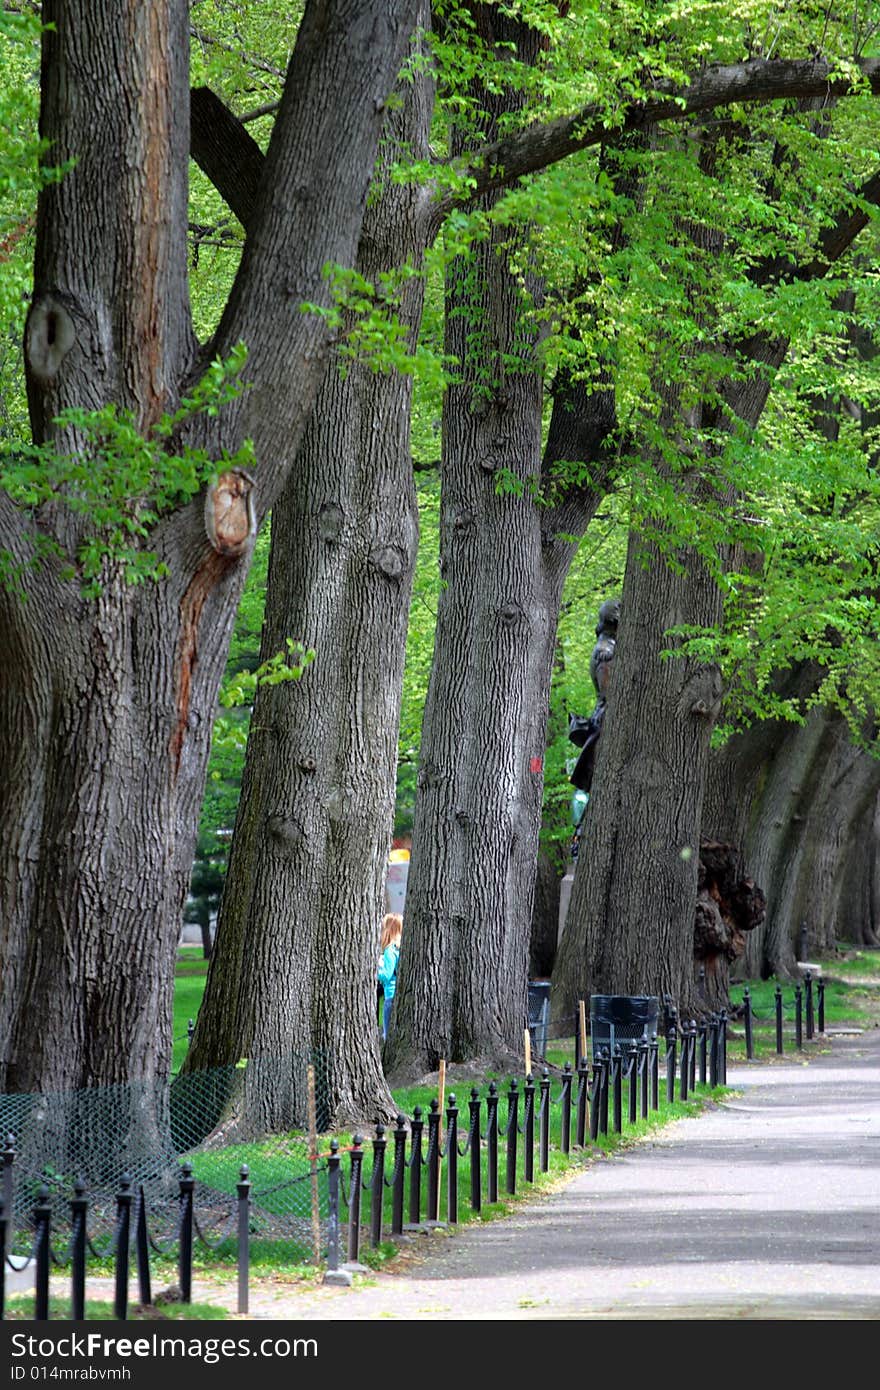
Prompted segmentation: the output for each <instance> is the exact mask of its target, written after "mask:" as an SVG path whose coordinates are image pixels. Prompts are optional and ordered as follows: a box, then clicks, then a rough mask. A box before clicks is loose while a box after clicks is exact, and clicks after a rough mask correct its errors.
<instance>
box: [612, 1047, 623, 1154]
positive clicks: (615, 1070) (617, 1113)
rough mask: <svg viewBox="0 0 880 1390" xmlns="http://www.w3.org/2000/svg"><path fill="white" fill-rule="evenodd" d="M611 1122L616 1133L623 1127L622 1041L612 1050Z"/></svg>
mask: <svg viewBox="0 0 880 1390" xmlns="http://www.w3.org/2000/svg"><path fill="white" fill-rule="evenodd" d="M611 1123H612V1127H613V1129H614V1133H615V1134H620V1132H621V1130H622V1129H623V1058H622V1057H621V1054H620V1043H615V1044H614V1047H613V1048H612V1050H611Z"/></svg>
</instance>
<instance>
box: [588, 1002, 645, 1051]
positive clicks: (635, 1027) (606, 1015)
mask: <svg viewBox="0 0 880 1390" xmlns="http://www.w3.org/2000/svg"><path fill="white" fill-rule="evenodd" d="M659 1014H660V1000H659V999H658V998H657V996H656V994H593V995H591V996H590V1039H591V1041H592V1047H593V1060H594V1061H595V1060H596V1054H597V1053H598V1051H599V1049H600V1048H607V1049H608V1051H609V1052H611V1051H613V1048H614V1044H615V1043H620V1044H621V1045H623V1044H628V1043H632V1042H640V1041H641V1040H642V1038H644V1039H645V1041H646V1042H647V1041H648V1040H649V1039H650V1038H651V1036H652V1034H654V1033H656V1032H657V1019H658V1017H659Z"/></svg>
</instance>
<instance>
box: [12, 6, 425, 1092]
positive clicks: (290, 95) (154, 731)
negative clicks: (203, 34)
mask: <svg viewBox="0 0 880 1390" xmlns="http://www.w3.org/2000/svg"><path fill="white" fill-rule="evenodd" d="M188 13H189V7H188V5H187V4H186V3H185V0H164V3H160V4H157V5H153V6H150V7H148V8H144V7H142V8H141V9H137V7H135V8H134V9H132V8H131V7H129V8H128V9H125V8H120V7H113V6H107V5H105V4H104V3H99V0H79V3H77V5H76V6H74V5H72V4H70V3H69V0H47V3H46V5H45V6H44V10H43V19H44V20H45V21H47V22H50V24H51V27H50V28H49V29H47V31H46V32H45V35H44V41H43V43H44V56H43V105H42V112H41V130H42V134H43V135H44V137H45V138H46V139H47V140H48V141H49V142H50V149H51V159H52V160H53V162H59V163H60V162H61V161H63V160H66V159H74V160H75V167H74V168H73V170H72V171H71V172H70V173H68V174H67V175H66V176H65V177H64V178H63V179H62V180H61V181H60V182H59V183H57V184H53V185H51V186H50V187H48V188H47V189H46V190H45V191H44V192H43V193H42V194H41V197H40V205H39V214H38V226H37V252H36V263H35V295H34V301H33V307H32V310H31V315H30V318H29V322H28V329H27V338H26V366H27V370H28V395H29V404H30V411H31V420H32V427H33V432H34V435H35V438H36V439H37V440H40V441H42V440H45V441H50V442H53V443H54V444H55V445H56V446H57V447H58V448H59V449H60V450H64V451H71V452H73V453H78V452H83V449H84V445H85V441H84V439H83V437H82V436H81V434H80V433H79V432H78V431H77V429H75V428H72V427H68V428H65V429H63V430H62V429H60V428H59V427H58V426H57V425H55V424H54V423H53V421H54V419H55V417H56V416H57V414H58V412H59V410H61V409H62V408H64V407H67V406H75V407H80V408H86V409H90V408H93V407H97V406H103V405H104V404H106V403H107V402H108V401H115V402H116V403H118V404H119V405H121V406H124V407H126V408H127V409H129V410H130V411H131V412H132V415H133V418H134V421H135V423H136V424H137V426H138V427H139V428H140V430H141V431H144V432H147V431H149V429H150V428H151V427H152V426H153V425H154V424H155V422H156V420H157V418H158V417H159V416H160V414H161V413H162V412H163V411H167V410H172V409H174V408H175V407H176V406H177V404H178V402H179V400H180V396H181V394H182V390H183V384H184V382H186V381H187V377H188V374H190V373H194V371H195V367H196V363H195V344H194V341H193V337H192V332H191V327H190V319H189V310H188V299H187V285H186V272H187V267H186V250H187V248H186V232H187V165H188V157H189V131H188V109H189V101H188V43H187V35H188ZM408 21H409V11H408V10H407V7H406V6H403V7H401V12H400V14H398V13H397V9H396V7H394V8H392V7H391V6H389V5H388V4H386V0H362V3H356V4H351V3H349V4H345V3H343V0H338V3H337V4H335V5H334V4H331V5H330V6H329V7H328V6H327V5H321V6H320V7H316V6H313V5H312V6H308V7H307V10H306V15H305V17H304V19H303V23H302V26H301V29H300V35H299V37H298V40H297V49H296V52H295V54H294V57H293V59H292V61H291V66H290V71H289V74H288V81H287V84H286V88H285V95H284V99H283V101H282V106H281V110H280V112H279V115H278V120H277V123H276V130H275V133H274V135H273V139H272V141H271V143H270V150H269V155H268V156H267V165H266V177H264V179H263V181H262V183H261V185H260V188H261V193H260V198H259V204H258V207H257V209H256V211H255V213H254V220H253V225H252V228H251V229H250V230H251V233H252V235H251V236H249V238H248V243H247V247H246V252H245V257H244V260H243V264H242V267H241V269H240V271H239V275H238V277H237V280H236V285H235V287H234V290H233V294H232V296H231V300H230V304H229V306H228V307H227V312H226V314H225V316H224V321H223V325H222V326H221V329H220V331H219V332H218V335H217V338H216V340H215V344H214V347H215V349H216V351H217V352H219V353H220V354H227V353H228V352H229V350H230V348H231V347H232V346H233V345H234V343H236V342H237V341H238V340H239V339H240V338H244V339H245V340H246V341H247V344H248V347H249V350H250V355H249V360H248V370H247V375H248V378H249V380H250V381H251V382H253V383H254V384H253V388H252V389H251V390H250V391H245V392H244V393H243V395H242V396H241V398H239V400H237V401H236V402H234V403H233V404H232V405H231V406H229V407H228V408H226V409H224V410H223V411H222V412H221V414H220V416H219V417H214V416H205V417H199V418H198V419H197V420H195V421H192V422H190V423H188V424H186V425H185V426H184V427H183V428H182V430H181V436H182V437H181V439H180V440H176V441H175V446H176V447H179V446H180V445H181V444H185V443H190V444H193V445H197V446H199V447H203V448H205V449H206V450H207V452H208V456H209V457H214V458H216V457H219V456H220V454H221V450H223V449H226V450H228V451H230V452H232V453H234V452H235V450H236V449H237V448H238V447H239V445H240V444H241V442H242V440H243V439H244V438H245V437H247V436H251V437H252V438H253V440H254V444H255V452H256V457H257V460H258V484H257V486H258V500H257V513H258V516H262V515H263V514H264V513H265V511H266V509H267V508H268V507H269V506H270V505H271V502H272V500H273V498H274V493H275V491H277V489H278V487H279V486H280V484H281V482H282V481H283V479H284V477H285V475H286V472H287V471H288V470H289V468H290V462H291V458H292V455H293V451H294V449H295V447H296V445H297V443H298V440H299V437H300V436H301V433H302V429H303V427H304V424H305V420H306V418H307V414H308V411H309V408H310V406H311V404H312V401H313V398H314V393H315V390H316V388H317V381H318V378H319V374H320V370H321V366H322V363H323V361H324V359H325V358H326V354H327V351H328V348H329V343H330V331H329V329H328V327H327V326H326V324H325V323H324V322H323V321H322V320H321V319H320V318H318V317H317V316H314V315H307V314H303V313H301V312H300V305H301V302H302V301H303V300H304V299H309V300H314V301H317V302H325V303H326V302H327V293H328V292H327V287H326V284H325V282H324V279H323V277H322V267H323V265H324V263H325V262H326V261H327V260H328V259H336V260H339V261H341V262H342V263H350V261H351V259H353V255H354V250H355V247H356V244H357V237H358V234H359V231H360V225H361V221H362V217H363V208H364V203H365V198H366V189H367V182H368V174H369V171H370V170H371V168H372V164H373V160H374V157H375V151H376V147H377V142H378V137H379V132H380V127H381V119H382V118H381V113H380V111H379V110H378V109H377V97H381V96H384V94H385V92H386V91H387V90H388V89H389V88H390V86H391V83H392V80H393V74H394V73H395V71H396V66H397V60H398V57H399V55H400V54H401V52H402V48H403V43H404V41H405V38H406V35H407V33H408ZM280 344H283V345H284V348H285V350H284V351H279V345H280ZM87 459H88V456H87V454H86V455H85V460H86V462H87ZM125 467H126V461H125V460H121V461H120V472H121V473H122V472H123V471H124V469H125ZM137 501H138V499H133V506H134V505H135V504H136V503H137ZM202 514H203V499H201V498H200V499H199V500H198V501H197V502H196V503H194V504H192V505H190V506H187V507H185V508H184V509H183V510H180V509H177V510H172V511H168V512H167V513H166V514H165V515H164V516H162V517H161V518H160V520H159V521H158V523H156V524H155V525H154V526H153V527H152V529H151V531H150V534H149V536H148V537H147V539H146V541H145V543H144V544H145V548H146V547H149V548H150V549H151V550H154V551H155V552H156V554H157V556H158V558H159V560H160V561H162V562H163V563H164V564H166V565H167V566H168V570H169V576H168V578H167V579H165V580H163V581H160V582H156V583H147V584H144V585H141V586H139V587H136V588H132V587H129V586H127V585H126V584H125V583H124V582H123V580H122V578H121V576H120V572H119V568H118V567H117V566H116V564H115V563H111V562H108V563H105V565H104V571H103V574H102V576H101V579H102V589H101V593H100V596H99V597H98V598H96V599H88V600H87V599H85V598H84V597H83V596H82V594H81V591H80V582H81V574H80V573H75V574H74V577H73V578H70V577H68V573H67V571H68V568H69V566H68V565H67V564H66V563H62V561H61V559H60V558H59V559H56V558H55V557H54V556H52V558H50V559H46V558H45V555H43V558H42V559H41V561H40V563H39V564H37V565H36V566H35V567H33V568H30V569H26V570H25V571H24V572H23V575H22V580H21V584H22V586H23V588H24V589H25V591H26V593H27V597H28V601H27V604H26V605H19V603H18V599H17V597H16V596H15V595H14V594H13V593H12V592H11V591H10V590H8V589H4V590H3V591H2V593H0V620H2V624H3V632H4V639H5V640H4V650H5V651H7V652H8V659H7V660H6V661H5V662H4V670H3V674H2V677H0V695H2V699H3V708H2V713H0V756H2V758H3V765H4V774H5V775H4V778H3V785H2V793H0V794H2V825H3V835H2V837H0V840H2V844H0V855H2V865H0V882H2V894H3V912H2V939H0V966H2V979H3V998H2V1009H0V1042H2V1046H3V1053H2V1061H3V1064H4V1067H5V1071H6V1085H7V1087H14V1088H16V1089H18V1090H33V1091H42V1092H46V1091H52V1090H58V1089H62V1088H65V1087H71V1086H87V1085H100V1084H105V1083H112V1082H118V1081H122V1080H124V1079H126V1078H129V1077H142V1078H147V1079H149V1078H152V1077H154V1076H161V1075H162V1074H163V1073H167V1070H168V1065H169V1058H170V1017H171V1014H170V1000H171V988H172V981H173V963H174V952H175V948H176V945H177V940H178V936H179V930H180V920H181V912H182V907H183V901H184V894H185V888H186V883H187V881H188V877H189V872H190V869H191V862H192V854H193V850H194V845H195V833H196V825H197V819H198V812H199V805H200V801H201V795H202V790H203V785H204V776H205V767H206V759H207V753H208V746H209V740H210V730H211V724H212V718H213V711H214V708H215V703H216V695H217V689H218V685H219V681H220V678H221V674H222V670H223V665H224V660H225V654H226V648H227V645H228V639H229V635H230V631H231V626H232V622H233V620H234V614H235V608H236V604H237V599H238V596H239V594H240V590H241V585H242V583H243V580H244V573H245V570H246V566H247V551H246V550H245V552H244V554H243V557H242V558H240V559H236V558H234V557H227V556H224V555H221V554H219V553H218V551H217V550H216V549H214V548H213V547H212V545H211V544H209V541H208V538H207V536H206V534H205V528H204V524H203V521H202ZM90 527H92V528H93V527H94V523H93V522H92V521H91V520H90V519H89V518H85V519H83V518H82V517H81V516H80V515H78V514H77V513H75V512H74V511H72V510H70V509H68V508H67V507H66V506H65V504H64V498H63V495H62V496H60V497H58V498H57V499H56V500H53V501H52V502H51V503H46V504H45V505H44V506H43V507H41V508H40V509H39V511H38V512H37V513H36V514H35V515H34V514H31V513H29V512H26V511H21V512H19V511H17V510H16V508H14V507H13V506H12V504H11V503H10V500H9V498H8V497H6V496H5V495H0V544H2V546H3V548H4V549H6V550H7V551H8V552H9V554H10V555H11V556H12V557H13V559H15V560H20V561H22V562H26V561H28V560H29V559H31V558H32V557H33V555H34V551H35V545H36V542H38V541H41V542H46V541H49V542H51V543H52V544H53V545H55V546H56V547H58V548H60V551H61V553H62V555H63V556H64V558H65V560H69V561H70V562H71V563H72V566H73V568H74V570H75V571H76V570H77V557H78V552H79V547H80V545H81V544H82V543H83V542H84V541H86V540H88V539H89V536H90V534H91V531H90ZM7 769H8V773H7V771H6V770H7Z"/></svg>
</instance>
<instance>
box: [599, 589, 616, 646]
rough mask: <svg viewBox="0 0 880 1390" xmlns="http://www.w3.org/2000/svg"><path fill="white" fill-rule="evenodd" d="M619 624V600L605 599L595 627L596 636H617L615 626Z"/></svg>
mask: <svg viewBox="0 0 880 1390" xmlns="http://www.w3.org/2000/svg"><path fill="white" fill-rule="evenodd" d="M619 622H620V599H619V598H606V600H605V602H604V603H603V604H602V607H601V608H600V609H599V622H598V624H597V626H596V636H597V637H601V636H602V635H603V634H607V635H608V636H609V637H616V636H617V624H618V623H619Z"/></svg>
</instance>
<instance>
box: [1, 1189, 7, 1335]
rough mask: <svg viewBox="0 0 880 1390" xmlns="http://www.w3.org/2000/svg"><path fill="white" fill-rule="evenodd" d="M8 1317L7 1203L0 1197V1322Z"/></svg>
mask: <svg viewBox="0 0 880 1390" xmlns="http://www.w3.org/2000/svg"><path fill="white" fill-rule="evenodd" d="M5 1316H6V1203H5V1202H4V1200H3V1197H2V1195H0V1322H2V1321H3V1319H4V1317H5Z"/></svg>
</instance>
